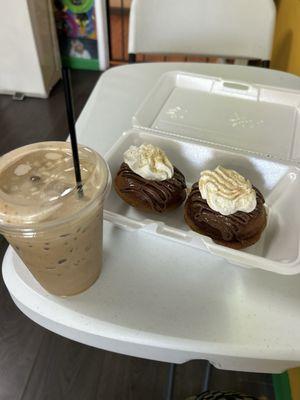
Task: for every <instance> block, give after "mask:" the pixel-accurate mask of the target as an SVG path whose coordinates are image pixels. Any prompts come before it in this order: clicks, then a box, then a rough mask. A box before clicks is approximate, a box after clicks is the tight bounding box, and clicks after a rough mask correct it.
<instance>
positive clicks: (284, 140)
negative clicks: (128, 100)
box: [104, 72, 300, 274]
mask: <svg viewBox="0 0 300 400" xmlns="http://www.w3.org/2000/svg"><path fill="white" fill-rule="evenodd" d="M298 104H300V93H299V92H296V91H290V90H284V89H277V88H273V87H262V86H258V85H256V86H249V84H246V83H243V82H224V81H222V80H221V79H218V78H213V77H207V76H201V75H193V74H187V73H182V72H170V73H167V74H165V75H164V76H163V77H162V78H161V79H160V81H159V82H158V84H157V85H156V86H155V88H154V89H153V90H152V92H151V93H150V94H149V96H148V97H147V98H146V100H145V102H144V103H143V104H142V106H141V107H140V109H139V110H138V111H137V113H136V114H135V116H134V117H133V125H134V127H133V128H132V129H131V130H129V131H127V132H125V133H124V134H123V135H122V136H121V137H120V139H119V140H118V141H117V142H116V143H115V145H114V146H113V147H112V148H111V150H110V151H109V152H108V153H107V154H106V159H107V162H108V164H109V167H110V170H111V173H112V176H113V177H114V176H115V175H116V173H117V171H118V169H119V166H120V164H121V162H122V161H123V153H124V151H125V150H127V149H128V147H129V146H130V145H140V144H142V143H152V144H154V145H156V146H159V147H161V148H162V149H163V150H164V151H165V152H166V153H167V155H168V157H169V158H170V160H171V162H172V163H173V164H174V165H175V166H176V167H177V168H178V169H180V170H181V171H182V172H183V173H184V175H185V177H186V181H187V186H188V187H190V186H191V185H192V184H193V183H194V182H196V181H197V180H198V179H199V175H200V171H201V170H203V169H213V168H215V167H216V166H217V165H223V166H224V167H226V168H232V169H235V170H237V171H238V172H239V173H241V174H242V175H244V176H245V177H247V178H249V179H250V180H251V182H252V183H253V185H254V186H256V187H257V188H258V189H259V190H260V191H261V192H262V193H263V195H264V197H265V200H266V207H267V211H268V224H267V227H266V229H265V231H264V233H263V234H262V237H261V239H260V240H259V241H258V242H257V243H256V244H255V245H254V246H251V247H249V248H248V249H245V250H242V251H240V250H233V249H229V248H227V247H224V246H220V245H217V244H216V243H214V242H213V241H212V240H211V239H210V238H209V237H206V236H203V235H199V234H197V233H195V232H193V231H191V230H190V229H189V227H188V226H187V225H186V223H185V221H184V217H183V206H182V207H180V208H179V209H177V210H175V211H173V212H170V213H166V214H161V215H158V214H154V213H143V212H140V211H138V210H136V209H134V208H132V207H130V206H128V205H127V204H126V203H124V202H123V201H122V200H121V199H120V198H119V197H118V195H117V194H116V193H115V192H114V191H113V190H112V191H111V194H110V195H109V196H108V199H107V201H106V204H105V211H104V216H105V218H106V219H107V220H109V221H111V222H113V223H115V224H116V225H118V226H120V227H122V228H124V229H127V230H136V229H143V230H144V231H148V232H150V233H152V234H155V235H158V236H163V237H165V238H168V239H171V240H175V241H178V242H181V243H184V244H186V245H189V246H193V247H198V248H199V249H202V250H206V251H209V252H210V253H212V254H214V255H217V256H220V257H223V258H225V259H226V260H228V261H229V262H231V263H233V264H237V265H241V266H244V267H254V268H261V269H264V270H268V271H272V272H277V273H280V274H297V273H300V259H299V247H300V246H299V244H300V213H298V212H297V209H298V202H297V200H298V196H299V194H300V165H299V166H298V160H299V149H298V147H299V146H297V143H298V142H299V140H300V123H299V108H298Z"/></svg>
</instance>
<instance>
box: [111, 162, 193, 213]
mask: <svg viewBox="0 0 300 400" xmlns="http://www.w3.org/2000/svg"><path fill="white" fill-rule="evenodd" d="M114 187H115V190H116V192H117V193H118V195H119V196H120V197H121V198H122V199H123V200H124V201H125V202H126V203H127V204H129V205H130V206H132V207H135V208H138V209H139V210H142V211H154V212H157V213H163V212H165V211H169V210H173V209H174V208H177V207H179V206H180V205H181V204H182V203H183V202H184V200H185V198H186V184H185V178H184V175H183V174H182V173H181V172H180V171H179V170H178V169H177V168H176V167H174V174H173V176H172V178H170V179H165V180H163V181H154V180H148V179H145V178H143V177H141V176H140V175H138V174H136V173H135V172H133V171H132V170H131V169H130V168H129V166H128V165H127V164H126V163H125V162H123V163H122V164H121V166H120V169H119V171H118V173H117V175H116V177H115V180H114Z"/></svg>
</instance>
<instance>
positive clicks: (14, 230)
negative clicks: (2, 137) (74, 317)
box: [0, 142, 110, 296]
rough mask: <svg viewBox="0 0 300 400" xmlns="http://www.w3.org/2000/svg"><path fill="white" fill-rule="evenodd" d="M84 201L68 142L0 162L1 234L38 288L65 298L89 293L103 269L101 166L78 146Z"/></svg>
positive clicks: (106, 179) (35, 147)
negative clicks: (41, 287) (79, 189)
mask: <svg viewBox="0 0 300 400" xmlns="http://www.w3.org/2000/svg"><path fill="white" fill-rule="evenodd" d="M79 158H80V165H81V174H82V182H83V196H79V194H78V190H77V187H76V182H75V177H74V168H73V159H72V151H71V147H70V144H69V143H66V142H43V143H36V144H32V145H29V146H24V147H22V148H19V149H16V150H14V151H12V152H10V153H8V154H5V155H4V156H3V157H1V159H0V231H1V233H3V235H4V236H5V237H6V238H7V240H8V241H9V243H10V244H11V245H12V246H13V247H14V249H15V250H16V252H17V253H18V255H19V256H20V258H21V259H22V260H23V262H24V263H25V264H26V266H27V267H28V269H29V270H30V272H31V273H32V274H33V275H34V277H35V278H36V279H37V280H38V281H39V283H40V284H41V285H42V286H43V287H44V288H45V289H46V290H47V291H49V292H50V293H52V294H55V295H60V296H69V295H73V294H76V293H80V292H82V291H84V290H86V289H87V288H88V287H90V286H91V285H92V284H93V283H94V282H95V281H96V279H97V278H98V276H99V274H100V271H101V265H102V224H103V222H102V221H103V217H102V214H103V201H104V198H105V196H106V194H107V192H108V190H109V187H110V175H109V170H108V167H107V165H106V163H105V161H104V160H103V159H102V158H101V157H100V156H99V155H98V154H97V153H96V152H94V151H93V150H91V149H89V148H86V147H83V146H79Z"/></svg>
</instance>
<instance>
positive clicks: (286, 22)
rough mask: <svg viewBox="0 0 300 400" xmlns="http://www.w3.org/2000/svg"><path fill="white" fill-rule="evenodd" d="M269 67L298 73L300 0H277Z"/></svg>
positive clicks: (299, 61)
mask: <svg viewBox="0 0 300 400" xmlns="http://www.w3.org/2000/svg"><path fill="white" fill-rule="evenodd" d="M276 3H277V23H276V30H275V37H274V48H273V55H272V60H271V67H272V68H274V69H279V70H282V71H288V72H292V73H294V74H297V75H300V0H277V2H276Z"/></svg>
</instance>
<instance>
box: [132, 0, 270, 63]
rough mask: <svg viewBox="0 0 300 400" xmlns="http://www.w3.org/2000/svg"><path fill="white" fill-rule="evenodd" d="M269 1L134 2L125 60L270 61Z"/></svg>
mask: <svg viewBox="0 0 300 400" xmlns="http://www.w3.org/2000/svg"><path fill="white" fill-rule="evenodd" d="M275 17H276V8H275V5H274V2H273V0H133V1H132V5H131V11H130V21H129V42H128V53H129V62H135V55H136V53H143V54H147V53H148V54H149V53H151V54H165V55H166V54H185V55H198V56H199V55H202V56H207V57H210V56H217V57H224V58H231V59H237V58H238V59H244V60H261V61H262V63H263V65H264V66H268V65H269V60H270V56H271V51H272V42H273V33H274V26H275Z"/></svg>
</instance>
